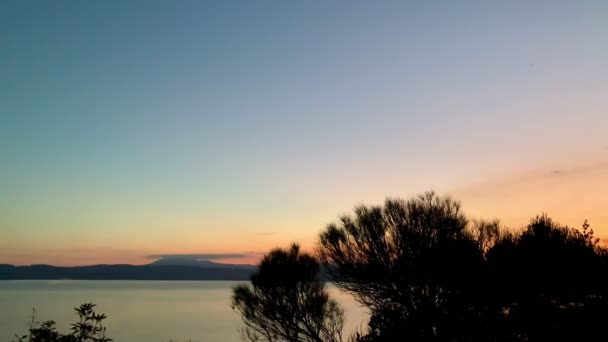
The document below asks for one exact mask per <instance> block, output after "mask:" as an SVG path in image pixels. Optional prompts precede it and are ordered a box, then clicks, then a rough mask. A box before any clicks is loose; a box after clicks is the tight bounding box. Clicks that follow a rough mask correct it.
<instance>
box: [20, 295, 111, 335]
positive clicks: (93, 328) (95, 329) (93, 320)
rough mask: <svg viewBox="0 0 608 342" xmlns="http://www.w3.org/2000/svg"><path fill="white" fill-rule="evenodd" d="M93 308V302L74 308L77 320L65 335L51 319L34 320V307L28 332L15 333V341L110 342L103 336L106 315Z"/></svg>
mask: <svg viewBox="0 0 608 342" xmlns="http://www.w3.org/2000/svg"><path fill="white" fill-rule="evenodd" d="M94 308H95V304H93V303H86V304H82V305H80V306H79V307H77V308H74V310H75V311H76V314H77V315H78V318H79V320H78V322H76V323H72V324H71V326H72V328H70V330H71V331H72V332H71V333H69V334H67V335H63V334H61V333H60V332H58V331H57V328H56V327H55V325H56V323H55V321H53V320H49V321H45V322H42V323H40V322H36V310H35V309H34V310H33V312H32V321H31V323H30V328H29V330H28V333H27V334H25V335H22V336H18V335H16V336H15V337H16V338H17V339H16V340H15V342H111V341H112V339H111V338H108V337H106V336H105V334H106V328H105V327H104V326H103V324H102V322H103V320H104V319H106V315H105V314H98V313H96V312H95V310H94Z"/></svg>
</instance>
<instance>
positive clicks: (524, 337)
mask: <svg viewBox="0 0 608 342" xmlns="http://www.w3.org/2000/svg"><path fill="white" fill-rule="evenodd" d="M319 257H320V260H321V261H322V263H323V265H324V267H325V268H326V269H327V270H328V272H329V274H330V275H331V278H332V281H333V282H334V283H335V284H336V285H337V286H338V287H339V288H341V289H343V290H345V291H346V292H349V293H351V294H353V295H354V296H355V298H356V299H357V300H358V301H359V302H361V303H362V304H364V305H366V306H367V307H369V309H370V312H371V317H370V321H369V323H368V332H367V334H364V335H363V336H360V337H359V338H358V339H359V340H361V341H396V340H414V341H545V340H553V341H565V340H569V341H571V340H597V338H594V334H596V333H597V331H595V330H594V329H592V328H591V327H592V326H596V327H598V326H601V325H600V324H601V322H603V321H605V319H606V318H608V293H607V292H608V281H607V279H608V277H607V274H606V270H608V268H607V266H608V265H607V261H608V257H607V253H606V250H605V249H604V248H602V247H600V246H599V244H598V239H596V238H594V236H593V230H592V229H590V228H589V225H588V224H587V222H585V224H584V225H583V229H582V231H579V230H575V229H571V228H568V227H565V226H560V225H558V224H556V223H555V222H553V221H552V220H551V219H550V218H549V217H547V216H546V215H541V216H538V217H536V218H534V219H533V220H532V221H531V223H530V224H529V225H528V226H527V227H526V228H525V229H524V230H522V231H519V232H515V231H508V230H505V229H502V228H501V227H500V224H499V222H498V221H490V222H484V221H481V222H472V221H470V220H468V219H467V218H466V217H465V216H464V215H463V214H462V212H461V210H460V204H459V203H458V202H456V201H454V200H452V199H450V198H449V197H440V196H437V195H435V194H434V193H432V192H430V193H426V194H423V195H420V196H418V197H415V198H412V199H409V200H399V199H387V200H386V202H385V204H384V206H359V207H357V208H356V209H355V215H354V216H342V217H341V218H340V222H339V224H330V225H329V226H328V227H327V228H326V229H325V230H324V231H323V232H322V233H321V234H320V238H319Z"/></svg>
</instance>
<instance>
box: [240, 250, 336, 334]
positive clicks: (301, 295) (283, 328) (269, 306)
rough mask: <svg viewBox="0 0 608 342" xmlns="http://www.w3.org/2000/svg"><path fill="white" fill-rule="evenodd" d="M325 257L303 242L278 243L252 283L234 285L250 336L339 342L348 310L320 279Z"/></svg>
mask: <svg viewBox="0 0 608 342" xmlns="http://www.w3.org/2000/svg"><path fill="white" fill-rule="evenodd" d="M318 273H319V263H318V261H317V260H316V259H315V258H314V257H313V256H311V255H309V254H306V253H302V252H300V248H299V246H298V245H296V244H293V245H291V247H290V248H289V249H275V250H272V251H271V252H270V253H269V254H267V255H265V256H264V258H263V259H262V261H261V263H260V265H259V270H258V271H257V272H256V273H255V274H254V275H253V276H252V277H251V286H249V285H245V284H242V285H238V286H236V287H235V288H234V290H233V296H232V307H233V309H234V310H236V311H237V312H239V313H240V314H241V316H242V319H243V322H244V324H245V328H244V329H243V339H244V340H248V341H268V342H272V341H288V342H296V341H303V342H338V341H341V340H342V327H343V324H344V320H343V311H342V309H341V308H340V307H339V305H338V303H337V302H335V301H334V300H332V299H330V298H329V295H328V293H327V291H326V289H325V283H323V282H321V281H319V279H318V277H317V276H318Z"/></svg>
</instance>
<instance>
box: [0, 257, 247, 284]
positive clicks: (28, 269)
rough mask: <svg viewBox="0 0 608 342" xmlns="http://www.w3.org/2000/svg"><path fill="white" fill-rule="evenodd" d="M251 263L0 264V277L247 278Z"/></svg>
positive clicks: (195, 261)
mask: <svg viewBox="0 0 608 342" xmlns="http://www.w3.org/2000/svg"><path fill="white" fill-rule="evenodd" d="M255 270H256V266H253V265H235V264H234V265H233V264H220V263H216V262H212V261H209V260H189V259H184V260H176V259H171V260H168V259H160V260H158V261H155V262H153V263H151V264H147V265H91V266H74V267H59V266H50V265H31V266H13V265H8V264H0V280H26V279H31V280H34V279H40V280H54V279H78V280H249V277H250V276H251V274H252V273H253V272H254V271H255Z"/></svg>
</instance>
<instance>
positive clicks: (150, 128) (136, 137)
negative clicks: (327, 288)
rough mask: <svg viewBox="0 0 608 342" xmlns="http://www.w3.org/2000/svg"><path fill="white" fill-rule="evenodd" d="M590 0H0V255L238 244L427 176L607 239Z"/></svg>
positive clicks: (599, 57) (600, 18)
mask: <svg viewBox="0 0 608 342" xmlns="http://www.w3.org/2000/svg"><path fill="white" fill-rule="evenodd" d="M607 17H608V2H605V1H458V2H456V1H378V2H369V1H316V0H313V1H301V2H296V1H264V0H261V1H188V0H184V1H154V0H151V1H132V0H130V1H117V0H110V1H97V2H90V1H88V2H85V1H63V0H59V1H16V0H7V1H2V2H1V3H0V165H1V166H0V193H1V194H2V195H1V196H0V263H11V264H18V265H27V264H41V263H44V264H54V265H84V264H97V263H134V264H142V263H147V262H150V261H151V259H150V256H162V255H176V254H188V255H191V254H196V255H199V254H200V255H211V256H214V258H213V260H216V261H220V262H256V260H257V259H258V258H259V256H260V255H262V254H263V253H264V252H266V251H268V250H269V249H270V248H273V247H276V246H286V245H287V244H289V243H290V242H292V241H298V242H300V243H301V244H302V245H303V246H304V247H305V248H307V249H312V248H313V247H314V245H315V242H316V237H317V235H318V233H319V232H320V231H321V230H322V229H323V228H324V227H325V226H326V225H327V224H328V223H330V222H333V221H335V220H336V219H337V217H338V216H339V215H342V214H346V213H349V212H352V208H353V207H354V206H356V205H358V204H380V203H382V202H383V201H384V199H385V198H386V197H387V196H391V197H406V198H407V197H409V196H412V195H416V194H418V193H421V192H424V191H427V190H435V191H436V192H438V193H440V194H448V195H451V196H453V197H454V198H455V199H458V200H460V201H461V202H462V205H463V208H464V210H465V212H466V213H467V214H468V215H470V216H471V217H472V218H487V219H492V218H500V219H501V221H502V223H503V224H504V225H506V226H509V227H513V228H520V227H522V226H523V225H524V224H525V223H526V222H528V221H529V219H530V218H531V217H533V216H534V215H536V214H539V213H542V212H546V213H548V214H549V215H550V216H551V217H553V218H554V219H555V220H557V221H559V222H561V223H564V224H568V225H571V226H575V227H578V226H580V225H581V224H582V222H583V221H584V220H585V219H588V220H589V222H590V223H591V226H592V227H593V228H594V229H595V231H596V235H598V236H599V237H601V238H604V239H608V198H607V197H606V194H608V136H607V134H606V133H607V132H608V96H607V95H608V43H606V37H608V20H606V18H607ZM218 256H219V257H218ZM222 256H223V257H222Z"/></svg>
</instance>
